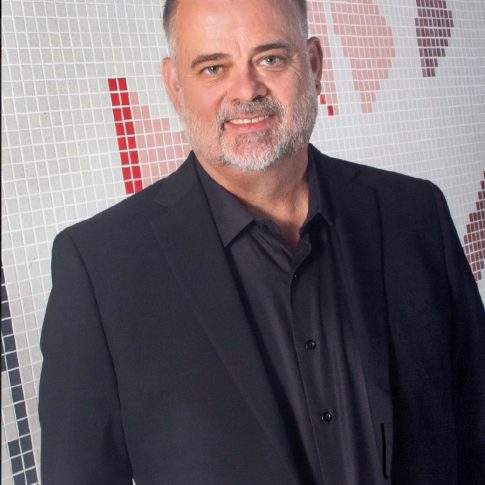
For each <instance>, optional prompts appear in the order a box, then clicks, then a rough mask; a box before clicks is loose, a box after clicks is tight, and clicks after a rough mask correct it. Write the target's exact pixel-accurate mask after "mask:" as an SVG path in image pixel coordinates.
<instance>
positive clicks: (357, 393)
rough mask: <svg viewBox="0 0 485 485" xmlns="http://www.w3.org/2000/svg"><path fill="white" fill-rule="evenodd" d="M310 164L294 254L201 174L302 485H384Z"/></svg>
mask: <svg viewBox="0 0 485 485" xmlns="http://www.w3.org/2000/svg"><path fill="white" fill-rule="evenodd" d="M313 164H314V162H313V161H312V160H311V159H310V161H309V167H308V185H309V211H308V216H307V219H306V221H305V223H304V224H303V226H302V228H301V230H300V240H299V243H298V246H297V248H296V249H295V250H294V251H293V250H292V249H291V248H290V247H289V245H288V244H287V241H286V240H285V239H284V237H283V236H282V234H281V232H280V231H279V229H278V227H277V226H276V225H275V224H274V223H273V222H272V221H269V220H256V219H255V218H254V217H253V216H252V215H251V213H250V212H249V211H248V210H247V208H246V207H245V206H244V205H243V204H242V202H240V201H239V200H238V199H237V198H236V197H235V196H234V195H233V194H231V193H230V192H228V191H227V190H226V189H224V188H223V187H222V186H220V185H219V184H217V183H216V182H215V181H214V180H213V179H212V178H211V177H210V176H209V175H208V174H207V173H206V172H205V171H204V170H203V168H202V167H201V166H200V165H199V164H197V170H198V173H199V177H200V179H201V182H202V185H203V187H204V190H205V193H206V196H207V198H208V201H209V205H210V208H211V211H212V215H213V218H214V221H215V224H216V226H217V230H218V232H219V236H220V239H221V242H222V244H223V246H224V248H225V251H226V255H227V258H228V263H229V265H230V266H231V269H232V271H233V273H234V277H235V280H236V281H237V283H238V285H239V288H240V294H241V296H242V299H243V302H244V305H245V309H246V311H247V316H248V320H249V322H250V323H251V325H252V327H253V331H254V333H255V335H256V338H257V341H258V343H259V345H260V349H261V353H262V355H263V358H264V361H265V362H266V367H267V369H266V370H267V372H268V374H269V375H270V377H271V381H272V383H273V385H274V389H273V391H274V393H275V395H276V396H277V400H278V404H279V407H280V409H281V413H282V415H283V417H284V419H285V422H286V423H288V426H287V433H288V437H289V439H290V440H291V442H292V444H293V449H294V457H295V463H296V466H297V469H298V470H299V473H300V480H301V483H302V484H305V485H307V484H308V485H311V484H319V485H320V484H322V485H323V484H324V485H378V484H380V483H387V484H389V483H390V481H389V480H384V478H383V474H382V472H381V463H380V461H379V458H378V452H377V445H376V442H375V438H374V436H375V435H374V431H373V428H372V426H373V425H372V421H371V417H370V410H369V404H368V399H367V394H366V388H365V382H364V377H363V373H362V366H361V361H360V353H359V348H358V343H357V342H356V341H355V334H354V331H353V329H352V326H351V324H350V320H349V318H348V317H347V314H346V311H347V310H346V309H347V305H346V301H347V295H346V287H345V270H344V268H342V264H341V258H340V257H339V244H338V236H337V234H336V230H335V226H334V224H333V217H332V214H331V213H330V211H329V209H328V207H329V206H328V204H327V203H326V201H325V191H324V189H323V188H322V187H321V185H320V183H321V182H320V181H319V180H317V173H316V170H315V167H314V165H313ZM223 297H224V295H221V298H223Z"/></svg>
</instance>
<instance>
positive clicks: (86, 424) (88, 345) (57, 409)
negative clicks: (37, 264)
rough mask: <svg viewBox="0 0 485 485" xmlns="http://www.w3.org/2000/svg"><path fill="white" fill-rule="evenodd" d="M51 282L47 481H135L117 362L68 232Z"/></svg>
mask: <svg viewBox="0 0 485 485" xmlns="http://www.w3.org/2000/svg"><path fill="white" fill-rule="evenodd" d="M52 281H53V288H52V292H51V295H50V297H49V302H48V305H47V311H46V316H45V320H44V326H43V329H42V337H41V349H42V353H43V357H44V361H43V367H42V375H41V379H40V390H39V418H40V423H41V429H42V437H41V456H42V458H41V462H42V463H41V465H42V467H41V469H42V481H43V483H44V484H46V485H65V484H70V485H88V484H89V485H91V484H103V485H109V484H113V485H114V484H116V485H122V484H131V477H132V472H131V466H130V462H129V459H128V454H127V450H126V447H125V442H124V436H123V429H122V423H121V412H120V404H119V399H118V394H117V381H116V375H115V372H114V369H113V363H112V360H111V356H110V353H109V350H108V346H107V342H106V337H105V335H104V332H103V328H102V325H101V321H100V316H99V313H98V307H97V302H96V300H95V296H94V294H93V290H92V286H91V282H90V280H89V276H88V274H87V270H86V268H85V266H84V264H83V261H82V259H81V256H80V254H79V252H78V250H77V248H76V246H75V244H74V242H73V241H72V240H71V238H70V236H69V234H68V233H67V232H66V231H64V232H63V233H61V234H60V235H59V236H58V237H57V238H56V240H55V241H54V248H53V257H52Z"/></svg>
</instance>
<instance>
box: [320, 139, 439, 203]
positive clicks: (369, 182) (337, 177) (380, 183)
mask: <svg viewBox="0 0 485 485" xmlns="http://www.w3.org/2000/svg"><path fill="white" fill-rule="evenodd" d="M312 148H313V147H312ZM314 150H315V151H314V155H313V159H314V160H315V161H316V163H317V166H318V167H319V170H320V172H321V173H322V174H323V178H324V180H329V181H331V183H333V182H334V183H335V184H336V186H337V187H338V186H342V184H344V183H345V182H354V183H357V184H361V185H365V186H368V187H369V188H371V189H373V190H374V191H375V192H376V193H377V194H379V195H381V196H383V197H386V196H389V197H391V198H392V199H394V200H395V199H398V198H401V200H404V201H407V200H408V199H413V198H416V197H417V198H418V199H421V197H424V198H425V199H428V198H429V200H431V199H434V198H435V197H436V196H438V197H439V196H440V195H441V190H440V189H439V188H438V187H437V186H436V185H435V184H434V183H433V182H430V181H429V180H426V179H422V178H418V177H414V176H411V175H406V174H403V173H399V172H394V171H391V170H386V169H382V168H378V167H373V166H369V165H364V164H361V163H356V162H350V161H347V160H342V159H339V158H335V157H330V156H328V155H325V154H323V153H320V152H319V151H318V150H316V149H314ZM332 179H333V180H332ZM351 186H352V185H349V187H351ZM433 193H434V195H433Z"/></svg>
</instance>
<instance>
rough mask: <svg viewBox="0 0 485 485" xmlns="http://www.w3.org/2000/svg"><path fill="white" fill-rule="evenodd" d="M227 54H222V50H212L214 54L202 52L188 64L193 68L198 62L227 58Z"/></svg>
mask: <svg viewBox="0 0 485 485" xmlns="http://www.w3.org/2000/svg"><path fill="white" fill-rule="evenodd" d="M228 57H229V54H224V53H223V52H214V54H202V55H200V56H197V57H196V58H195V59H194V60H193V61H192V63H191V64H190V68H191V69H194V67H197V66H198V65H199V64H203V63H204V62H212V61H220V60H221V59H227V58H228Z"/></svg>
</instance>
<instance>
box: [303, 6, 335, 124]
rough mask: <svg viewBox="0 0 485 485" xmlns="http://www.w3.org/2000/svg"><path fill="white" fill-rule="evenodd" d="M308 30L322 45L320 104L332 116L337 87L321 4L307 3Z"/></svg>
mask: <svg viewBox="0 0 485 485" xmlns="http://www.w3.org/2000/svg"><path fill="white" fill-rule="evenodd" d="M307 10H308V28H309V30H310V32H311V33H312V34H313V35H316V36H317V37H318V38H319V39H320V42H321V44H322V50H323V59H322V61H323V70H322V93H321V94H320V103H321V104H323V105H326V106H327V114H328V115H329V116H333V115H336V114H338V104H337V86H336V84H335V78H334V73H333V65H332V54H331V52H330V42H329V39H328V28H327V21H326V18H325V12H324V10H323V3H322V2H307Z"/></svg>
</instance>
